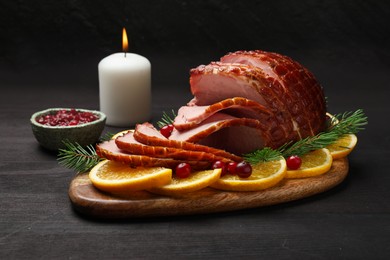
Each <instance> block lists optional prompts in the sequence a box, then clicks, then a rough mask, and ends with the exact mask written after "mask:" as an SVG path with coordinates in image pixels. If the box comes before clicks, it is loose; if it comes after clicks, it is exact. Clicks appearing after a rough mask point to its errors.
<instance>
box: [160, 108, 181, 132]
mask: <svg viewBox="0 0 390 260" xmlns="http://www.w3.org/2000/svg"><path fill="white" fill-rule="evenodd" d="M176 116H177V115H176V113H175V111H174V110H173V109H172V110H171V115H168V114H167V113H166V112H165V111H164V112H163V116H162V118H161V120H160V121H158V122H157V126H158V127H159V128H162V127H163V126H165V125H170V124H173V121H174V120H175V117H176Z"/></svg>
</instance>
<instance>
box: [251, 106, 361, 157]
mask: <svg viewBox="0 0 390 260" xmlns="http://www.w3.org/2000/svg"><path fill="white" fill-rule="evenodd" d="M367 123H368V121H367V117H366V116H365V115H364V113H363V110H362V109H359V110H356V111H355V112H346V113H343V114H339V115H335V116H334V117H333V118H331V121H330V124H329V126H328V128H327V129H326V130H325V131H324V132H321V133H319V134H317V135H315V136H309V137H306V138H304V139H302V140H299V141H297V142H295V143H287V144H284V145H282V146H281V147H279V148H278V149H275V150H273V149H271V148H269V147H265V148H263V149H261V150H256V151H254V152H252V153H248V154H245V155H244V159H245V160H246V161H248V162H250V163H252V164H255V163H258V162H264V161H272V160H275V158H276V157H277V156H283V157H285V158H286V157H289V156H291V155H298V156H302V155H304V154H306V153H308V152H310V151H313V150H317V149H321V148H324V147H326V146H328V145H330V144H332V143H334V142H335V141H337V140H338V139H339V138H340V137H341V136H343V135H345V134H356V133H357V132H359V131H361V130H363V129H364V126H365V125H367ZM271 151H272V152H271Z"/></svg>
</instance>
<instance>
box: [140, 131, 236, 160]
mask: <svg viewBox="0 0 390 260" xmlns="http://www.w3.org/2000/svg"><path fill="white" fill-rule="evenodd" d="M134 139H135V140H137V141H138V142H140V143H142V144H145V145H152V146H164V147H173V148H179V149H184V150H190V151H199V152H206V153H211V154H214V155H215V156H221V157H224V158H227V159H230V160H232V161H236V162H239V161H242V157H240V156H237V155H234V154H232V153H229V152H227V151H224V150H221V149H216V148H213V147H209V146H205V145H199V144H195V143H190V142H183V141H177V140H170V139H167V138H166V137H165V136H163V135H162V134H161V133H160V132H159V131H158V130H157V129H156V128H155V127H154V126H153V125H152V124H150V123H143V124H138V125H137V126H136V128H135V132H134Z"/></svg>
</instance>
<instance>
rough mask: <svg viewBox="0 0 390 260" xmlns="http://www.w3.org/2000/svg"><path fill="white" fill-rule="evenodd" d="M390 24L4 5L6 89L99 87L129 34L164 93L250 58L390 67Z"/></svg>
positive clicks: (174, 7) (292, 9) (288, 6)
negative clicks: (24, 84)
mask: <svg viewBox="0 0 390 260" xmlns="http://www.w3.org/2000/svg"><path fill="white" fill-rule="evenodd" d="M389 16H390V4H389V3H388V1H359V0H357V1H346V0H342V1H336V0H328V1H319V2H318V1H309V0H301V1H288V0H274V1H253V0H249V1H225V0H208V1H174V0H168V1H157V0H146V1H48V0H46V1H2V2H1V3H0V31H1V34H0V44H1V50H0V69H1V71H2V74H3V73H7V72H11V78H8V77H6V78H5V80H6V82H7V83H8V82H10V83H12V82H15V77H13V75H12V73H22V74H23V75H24V74H26V75H29V76H28V77H29V79H28V80H30V81H32V82H36V83H38V84H43V83H48V84H50V83H61V82H67V81H70V82H71V83H74V84H78V83H81V84H90V85H92V84H95V85H96V84H97V81H96V80H97V75H96V74H97V70H96V66H97V63H98V62H99V61H100V60H101V59H102V58H104V57H105V56H107V55H109V54H112V53H114V52H119V51H121V29H122V27H126V29H127V32H128V36H129V39H130V51H132V52H136V53H139V54H141V55H144V56H146V57H147V58H149V59H150V60H151V62H152V65H153V68H154V70H153V72H154V73H153V76H154V78H153V79H154V82H155V83H156V85H160V84H161V83H163V84H167V85H173V84H180V85H183V87H187V86H186V83H187V81H188V70H189V69H190V68H191V67H194V66H197V65H199V64H202V63H208V62H209V61H211V60H217V59H219V57H221V56H222V55H224V54H225V53H227V52H229V51H235V50H241V49H246V50H250V49H263V50H268V51H275V52H280V53H283V54H286V55H289V56H292V57H293V58H295V59H297V60H298V61H300V62H302V63H304V64H305V65H307V66H309V65H311V63H315V64H323V63H326V64H327V65H330V66H334V65H340V64H341V63H343V64H342V65H344V66H357V68H364V67H367V66H368V65H369V66H375V65H377V64H378V63H379V64H381V65H382V64H383V65H386V66H387V67H388V66H389V65H390V62H389V57H390V37H389V34H390V29H389V28H390V25H389V21H390V19H389ZM167 64H168V65H169V66H171V70H170V71H168V73H167V71H164V72H165V73H164V74H161V73H160V71H161V69H160V68H163V67H165V66H166V65H167ZM83 66H85V68H88V70H85V69H84V68H83V70H82V71H81V70H80V69H79V68H81V67H83ZM310 67H311V69H312V70H316V66H310ZM62 71H66V72H67V73H64V74H66V77H65V78H64V75H63V74H62V73H61V72H62ZM315 72H316V71H315ZM31 74H32V75H31ZM42 74H44V75H45V76H44V77H42ZM19 80H25V79H21V77H19ZM2 81H4V80H2Z"/></svg>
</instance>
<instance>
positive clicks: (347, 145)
mask: <svg viewBox="0 0 390 260" xmlns="http://www.w3.org/2000/svg"><path fill="white" fill-rule="evenodd" d="M356 144H357V137H356V135H354V134H346V135H343V136H342V137H341V138H340V139H338V140H337V141H336V142H335V143H333V144H331V145H328V146H327V147H326V149H328V150H329V151H330V154H331V155H332V157H333V159H334V160H336V159H340V158H343V157H346V156H347V155H348V154H350V153H351V152H352V150H353V148H355V146H356Z"/></svg>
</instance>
